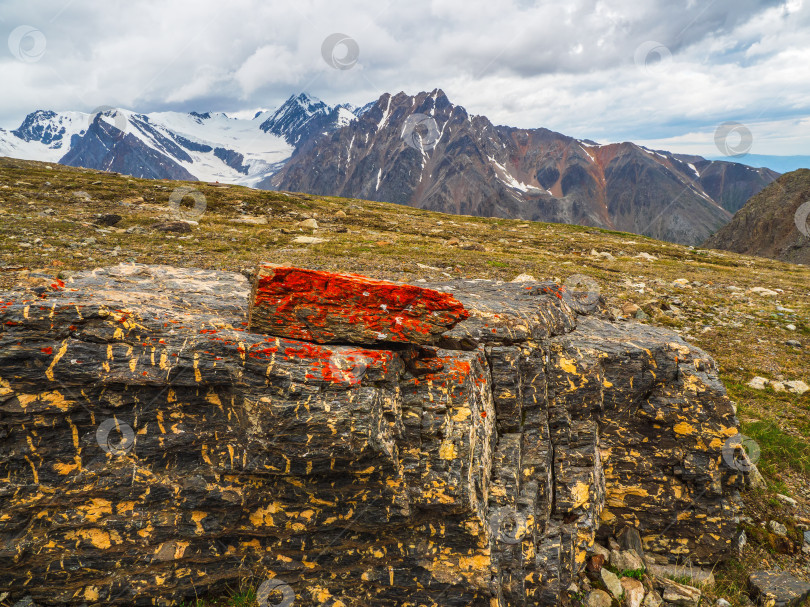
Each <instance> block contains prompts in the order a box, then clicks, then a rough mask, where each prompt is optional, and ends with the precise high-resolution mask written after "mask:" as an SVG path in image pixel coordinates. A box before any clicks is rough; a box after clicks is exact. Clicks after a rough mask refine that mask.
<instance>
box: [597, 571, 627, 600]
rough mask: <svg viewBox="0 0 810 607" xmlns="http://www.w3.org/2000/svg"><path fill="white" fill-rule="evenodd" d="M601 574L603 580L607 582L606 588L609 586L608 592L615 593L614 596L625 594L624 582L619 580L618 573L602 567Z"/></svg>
mask: <svg viewBox="0 0 810 607" xmlns="http://www.w3.org/2000/svg"><path fill="white" fill-rule="evenodd" d="M599 575H600V576H601V578H602V582H604V584H605V588H607V589H608V592H610V594H612V595H613V598H615V599H618V598H621V596H622V594H624V588H623V587H622V583H621V582H620V581H619V578H618V577H617V576H616V574H615V573H613V572H612V571H609V570H607V569H602V571H600V572H599Z"/></svg>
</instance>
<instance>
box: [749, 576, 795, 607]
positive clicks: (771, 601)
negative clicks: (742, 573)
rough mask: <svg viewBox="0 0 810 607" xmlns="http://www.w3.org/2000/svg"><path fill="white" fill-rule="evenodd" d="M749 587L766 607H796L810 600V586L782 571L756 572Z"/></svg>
mask: <svg viewBox="0 0 810 607" xmlns="http://www.w3.org/2000/svg"><path fill="white" fill-rule="evenodd" d="M748 585H749V586H750V587H751V590H752V592H753V593H754V595H755V596H756V597H757V598H758V599H759V602H760V604H762V605H765V606H766V607H795V606H797V605H803V604H804V602H805V601H806V600H807V599H808V598H810V584H808V583H807V582H805V581H804V580H800V579H798V578H796V577H794V576H792V575H791V574H789V573H784V572H780V571H756V572H754V573H752V574H751V577H750V578H749V579H748Z"/></svg>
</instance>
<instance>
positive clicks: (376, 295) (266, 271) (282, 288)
mask: <svg viewBox="0 0 810 607" xmlns="http://www.w3.org/2000/svg"><path fill="white" fill-rule="evenodd" d="M468 316H469V314H468V312H467V311H466V310H465V309H464V306H463V305H462V304H461V302H459V301H458V300H457V299H456V298H454V297H453V296H452V295H448V294H447V293H441V292H439V291H434V290H432V289H425V288H422V287H416V286H413V285H404V284H397V283H393V282H387V281H382V280H374V279H371V278H366V277H365V276H356V275H352V274H333V273H331V272H320V271H316V270H304V269H300V268H284V267H276V266H272V265H269V264H268V265H260V266H259V268H258V270H257V272H256V280H255V283H254V285H253V292H252V294H251V298H250V320H249V323H250V324H249V328H250V331H251V332H252V333H261V334H265V335H274V336H277V337H288V338H291V339H302V340H306V341H313V342H316V343H352V344H376V343H391V342H393V343H413V344H423V345H425V344H434V343H436V342H437V340H438V337H439V336H440V335H441V334H442V333H444V332H446V331H448V330H449V329H452V328H453V327H454V326H455V325H456V323H458V322H459V321H462V320H464V319H466V318H467V317H468Z"/></svg>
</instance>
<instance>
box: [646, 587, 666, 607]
mask: <svg viewBox="0 0 810 607" xmlns="http://www.w3.org/2000/svg"><path fill="white" fill-rule="evenodd" d="M663 604H664V599H662V598H661V595H660V594H658V593H657V592H656V591H654V590H653V591H652V592H648V593H647V596H645V597H644V600H643V601H641V605H642V607H661V605H663Z"/></svg>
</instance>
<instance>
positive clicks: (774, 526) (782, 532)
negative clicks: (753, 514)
mask: <svg viewBox="0 0 810 607" xmlns="http://www.w3.org/2000/svg"><path fill="white" fill-rule="evenodd" d="M768 529H770V530H771V533H773V534H774V535H778V536H779V537H787V527H785V526H784V525H783V524H782V523H780V522H778V521H771V522H769V523H768Z"/></svg>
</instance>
